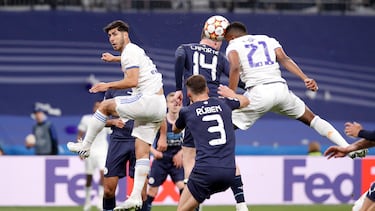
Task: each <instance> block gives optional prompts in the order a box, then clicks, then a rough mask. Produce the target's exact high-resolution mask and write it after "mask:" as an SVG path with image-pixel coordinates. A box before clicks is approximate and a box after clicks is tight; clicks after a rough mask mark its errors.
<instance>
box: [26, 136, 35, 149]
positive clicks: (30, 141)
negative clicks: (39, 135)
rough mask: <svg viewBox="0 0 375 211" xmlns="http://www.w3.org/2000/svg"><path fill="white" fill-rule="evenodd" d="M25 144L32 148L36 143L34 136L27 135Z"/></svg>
mask: <svg viewBox="0 0 375 211" xmlns="http://www.w3.org/2000/svg"><path fill="white" fill-rule="evenodd" d="M25 142H26V145H27V146H34V145H35V142H36V139H35V136H34V134H29V135H27V136H26V138H25Z"/></svg>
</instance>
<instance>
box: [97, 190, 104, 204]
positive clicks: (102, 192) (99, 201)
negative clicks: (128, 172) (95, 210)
mask: <svg viewBox="0 0 375 211" xmlns="http://www.w3.org/2000/svg"><path fill="white" fill-rule="evenodd" d="M103 198H104V187H103V185H99V186H98V207H99V208H102V207H103Z"/></svg>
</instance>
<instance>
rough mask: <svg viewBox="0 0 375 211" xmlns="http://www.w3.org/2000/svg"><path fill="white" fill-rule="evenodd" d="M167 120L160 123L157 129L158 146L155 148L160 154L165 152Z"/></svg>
mask: <svg viewBox="0 0 375 211" xmlns="http://www.w3.org/2000/svg"><path fill="white" fill-rule="evenodd" d="M167 130H168V128H167V120H166V119H164V120H163V122H162V123H161V125H160V129H159V134H160V135H159V140H158V146H157V150H158V151H160V152H164V151H165V150H167V147H168V145H167Z"/></svg>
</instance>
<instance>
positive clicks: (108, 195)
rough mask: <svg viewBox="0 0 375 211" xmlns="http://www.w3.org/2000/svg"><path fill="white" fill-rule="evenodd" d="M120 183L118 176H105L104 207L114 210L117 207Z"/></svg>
mask: <svg viewBox="0 0 375 211" xmlns="http://www.w3.org/2000/svg"><path fill="white" fill-rule="evenodd" d="M117 184H118V177H117V176H115V177H104V180H103V186H104V197H103V209H104V210H113V209H114V208H115V207H116V195H115V193H116V187H117Z"/></svg>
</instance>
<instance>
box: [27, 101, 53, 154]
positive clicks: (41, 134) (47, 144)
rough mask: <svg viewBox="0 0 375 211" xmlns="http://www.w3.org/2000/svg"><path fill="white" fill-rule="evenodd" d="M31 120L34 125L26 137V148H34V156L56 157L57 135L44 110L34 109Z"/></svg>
mask: <svg viewBox="0 0 375 211" xmlns="http://www.w3.org/2000/svg"><path fill="white" fill-rule="evenodd" d="M33 119H35V121H36V123H35V125H34V126H33V128H32V134H29V135H28V136H27V137H26V140H25V145H26V147H27V148H31V147H34V148H35V154H36V155H57V154H58V139H57V133H56V129H55V127H54V125H53V124H52V122H50V121H48V118H47V114H46V113H45V111H44V110H42V109H40V108H36V109H34V113H33Z"/></svg>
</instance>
